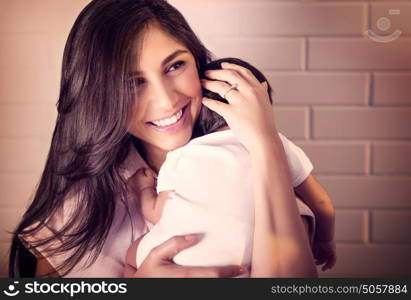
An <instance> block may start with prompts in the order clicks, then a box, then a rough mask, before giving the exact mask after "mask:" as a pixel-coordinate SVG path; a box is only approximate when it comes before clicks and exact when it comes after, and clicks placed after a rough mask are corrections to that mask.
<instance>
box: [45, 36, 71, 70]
mask: <svg viewBox="0 0 411 300" xmlns="http://www.w3.org/2000/svg"><path fill="white" fill-rule="evenodd" d="M66 40H67V35H65V34H50V35H49V40H48V43H49V58H48V63H49V65H50V67H51V68H53V69H61V65H62V62H63V53H64V46H65V44H66Z"/></svg>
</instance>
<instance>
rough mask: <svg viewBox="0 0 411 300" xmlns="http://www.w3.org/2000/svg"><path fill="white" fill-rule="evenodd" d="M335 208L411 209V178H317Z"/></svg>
mask: <svg viewBox="0 0 411 300" xmlns="http://www.w3.org/2000/svg"><path fill="white" fill-rule="evenodd" d="M318 179H319V181H320V182H321V183H322V184H323V185H324V187H325V189H326V190H327V192H328V194H329V195H330V197H331V200H332V201H333V203H334V205H335V207H336V208H411V202H410V194H411V177H380V176H366V177H365V176H364V177H363V176H318Z"/></svg>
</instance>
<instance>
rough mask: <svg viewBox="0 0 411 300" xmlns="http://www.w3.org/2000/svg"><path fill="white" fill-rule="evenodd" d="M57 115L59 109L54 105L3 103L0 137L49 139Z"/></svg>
mask: <svg viewBox="0 0 411 300" xmlns="http://www.w3.org/2000/svg"><path fill="white" fill-rule="evenodd" d="M56 117H57V109H56V107H55V106H53V105H50V106H46V105H28V104H25V105H1V106H0V128H1V131H0V137H9V138H10V137H11V138H14V137H20V138H27V137H32V138H44V139H45V140H49V139H50V137H51V135H52V133H53V129H54V126H55V120H56Z"/></svg>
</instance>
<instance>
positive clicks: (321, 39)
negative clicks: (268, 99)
mask: <svg viewBox="0 0 411 300" xmlns="http://www.w3.org/2000/svg"><path fill="white" fill-rule="evenodd" d="M87 2H88V1H86V0H64V1H55V0H0V77H1V81H0V116H1V117H0V141H1V145H2V147H1V149H0V159H1V164H0V187H1V193H0V197H1V198H0V214H1V215H0V230H2V231H3V232H4V230H9V229H11V228H12V227H13V225H14V224H15V222H16V221H17V219H18V217H19V215H20V214H21V213H22V212H23V211H24V208H25V205H27V201H28V199H29V197H30V195H31V193H32V192H33V187H34V185H35V184H36V182H37V180H38V177H39V175H40V173H41V171H42V167H43V164H44V159H45V157H46V154H47V150H48V147H49V143H50V136H51V131H52V128H53V126H54V120H55V115H56V114H55V106H54V103H55V101H56V98H57V93H58V80H59V78H58V77H59V67H60V60H61V55H62V50H63V46H64V41H65V38H66V35H67V32H68V30H69V28H70V26H71V24H72V22H73V21H74V18H75V17H76V15H77V14H78V12H79V11H80V9H81V7H83V6H84V5H85V3H87ZM170 3H172V4H173V5H175V6H176V7H177V8H178V9H179V10H180V11H181V12H182V13H183V15H184V16H186V18H187V20H188V21H189V23H190V24H191V26H192V27H193V29H194V30H195V31H196V32H197V33H198V35H199V36H200V38H201V39H202V41H203V42H204V44H205V45H206V46H207V47H208V48H209V49H210V50H212V51H213V52H214V53H215V54H216V55H217V56H219V57H223V56H235V57H240V58H243V59H245V60H248V61H250V62H251V63H253V64H255V65H256V66H257V67H259V68H260V69H262V70H263V71H264V73H265V74H266V75H267V77H268V78H269V80H270V83H271V85H272V86H273V88H274V91H275V107H274V111H275V114H276V118H277V121H278V124H279V127H280V130H281V131H282V132H283V133H284V134H285V135H287V136H288V137H290V138H291V139H292V140H294V141H295V142H296V143H297V144H298V145H300V146H301V147H302V148H303V149H304V150H305V151H306V153H307V154H308V155H309V157H310V158H311V159H312V161H313V163H314V167H315V174H316V176H317V177H318V178H319V179H320V181H321V182H322V183H323V185H324V186H325V187H326V188H327V190H328V191H329V193H330V195H331V197H332V200H333V201H334V203H335V207H336V213H337V217H336V240H337V251H338V253H337V254H338V263H337V265H336V267H335V268H334V269H332V270H331V271H327V272H324V273H322V272H320V276H323V277H334V276H354V277H362V276H371V277H379V276H405V275H407V276H410V275H411V265H410V259H409V257H408V254H409V253H410V252H411V237H410V236H411V235H410V233H409V231H410V228H411V226H410V225H411V221H410V220H411V201H410V200H411V188H410V184H411V141H410V138H411V130H410V128H411V21H410V20H411V1H409V0H407V1H405V0H404V1H388V0H387V1H383V0H381V1H379V0H375V1H365V0H364V1H361V0H351V1H349V0H339V1H337V0H336V1H309V0H306V1H298V0H288V1H276V0H255V1H246V0H218V1H217V0H207V1H206V0H196V1H190V0H170ZM390 9H391V11H390ZM392 9H395V10H392ZM390 12H391V14H390ZM398 13H399V14H398ZM384 18H385V19H384ZM387 20H388V21H387ZM384 26H385V27H384ZM388 27H389V28H388ZM368 29H372V30H373V32H374V33H375V34H378V35H379V36H380V37H379V38H378V39H382V38H384V37H386V36H388V35H390V34H392V33H395V31H396V30H397V29H398V30H401V34H400V37H399V38H398V39H396V40H394V41H391V42H387V43H381V42H376V41H372V40H370V39H369V38H368V37H366V36H365V35H364V32H365V31H366V30H368ZM377 37H378V36H377ZM7 247H8V241H7V236H6V235H5V234H3V233H1V234H0V256H1V257H2V262H1V264H2V265H1V268H0V269H1V274H2V275H4V274H5V272H4V270H5V267H3V266H4V263H5V254H6V251H7Z"/></svg>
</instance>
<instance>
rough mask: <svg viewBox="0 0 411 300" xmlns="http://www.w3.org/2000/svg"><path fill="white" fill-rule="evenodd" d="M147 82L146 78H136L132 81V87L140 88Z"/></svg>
mask: <svg viewBox="0 0 411 300" xmlns="http://www.w3.org/2000/svg"><path fill="white" fill-rule="evenodd" d="M145 82H146V81H145V79H144V78H134V79H132V80H131V81H130V85H131V86H139V85H142V84H144V83H145Z"/></svg>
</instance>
